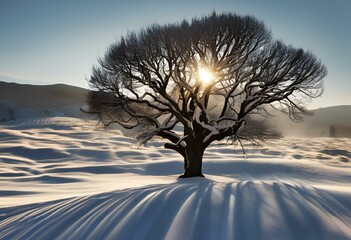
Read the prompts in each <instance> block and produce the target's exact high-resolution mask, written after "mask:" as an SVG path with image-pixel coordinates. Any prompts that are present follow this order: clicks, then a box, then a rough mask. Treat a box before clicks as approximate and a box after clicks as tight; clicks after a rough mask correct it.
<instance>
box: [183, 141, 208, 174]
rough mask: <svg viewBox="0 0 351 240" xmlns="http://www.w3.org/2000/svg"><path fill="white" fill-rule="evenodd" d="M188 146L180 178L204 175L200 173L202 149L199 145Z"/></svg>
mask: <svg viewBox="0 0 351 240" xmlns="http://www.w3.org/2000/svg"><path fill="white" fill-rule="evenodd" d="M196 145H197V144H194V145H193V146H189V147H187V148H186V150H185V151H186V154H185V157H184V170H185V172H184V174H183V175H181V176H179V177H180V178H187V177H204V175H203V174H202V157H203V154H204V149H202V147H200V146H196Z"/></svg>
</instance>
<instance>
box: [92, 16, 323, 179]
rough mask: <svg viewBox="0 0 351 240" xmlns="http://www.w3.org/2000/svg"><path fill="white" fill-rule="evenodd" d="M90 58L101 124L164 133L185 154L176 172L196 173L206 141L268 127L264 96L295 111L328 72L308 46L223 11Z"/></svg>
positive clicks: (149, 32) (264, 132) (264, 133)
mask: <svg viewBox="0 0 351 240" xmlns="http://www.w3.org/2000/svg"><path fill="white" fill-rule="evenodd" d="M99 65H100V66H97V67H93V70H92V75H91V77H90V79H89V83H90V86H91V87H92V88H93V89H94V90H95V91H92V92H91V94H90V98H89V104H90V111H91V112H92V113H95V114H97V115H98V116H99V117H100V119H101V120H102V122H103V123H104V124H105V125H106V126H107V125H110V124H112V123H118V124H119V125H121V126H122V127H124V128H126V129H137V132H139V134H138V136H137V137H138V138H139V140H140V141H142V142H147V141H148V140H150V139H151V138H153V137H161V138H164V139H166V140H168V141H167V143H166V144H165V145H164V146H165V148H168V149H173V150H175V151H177V152H178V153H179V154H181V155H182V156H183V157H184V169H185V172H184V174H183V175H182V176H183V177H193V176H203V175H202V157H203V153H204V151H205V149H206V148H207V147H208V146H209V145H210V144H211V143H212V142H214V141H220V140H223V139H232V140H234V141H240V140H242V139H249V140H263V139H265V138H266V137H271V136H275V135H274V134H271V132H270V131H268V128H267V126H266V125H265V124H261V123H260V122H259V124H257V123H258V120H257V118H255V116H256V115H260V114H261V115H262V114H263V115H264V114H265V111H266V108H265V107H266V106H271V107H274V108H275V109H278V110H280V111H283V112H285V113H287V114H289V116H290V117H291V118H292V119H295V120H300V119H302V117H303V115H304V114H306V113H308V111H307V110H306V109H305V108H304V107H303V103H304V99H306V98H315V97H318V96H320V95H321V94H322V91H323V81H322V80H323V78H324V77H325V76H326V72H327V71H326V68H325V67H324V66H323V65H322V64H321V62H320V61H319V60H318V59H316V57H315V56H314V55H313V54H312V53H310V52H306V51H304V50H302V49H297V48H294V47H292V46H287V45H285V44H284V43H283V42H281V41H276V40H273V39H272V36H271V32H270V31H269V30H268V29H267V28H266V27H265V25H264V23H263V22H260V21H258V20H256V19H255V18H254V17H251V16H238V15H235V14H231V13H229V14H216V13H212V14H211V15H209V16H205V17H201V18H195V19H193V20H192V21H191V22H188V21H185V20H184V21H183V22H181V23H176V24H168V25H164V26H160V25H152V26H149V27H147V28H145V29H142V30H140V31H138V32H132V33H129V34H128V35H127V36H126V37H122V38H121V39H120V40H119V41H118V42H116V43H114V44H112V45H111V46H110V47H109V48H108V50H107V52H106V54H105V56H104V57H103V58H101V59H99ZM178 125H182V126H183V130H182V131H181V132H179V131H175V127H176V126H178Z"/></svg>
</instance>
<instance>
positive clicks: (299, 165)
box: [0, 117, 351, 240]
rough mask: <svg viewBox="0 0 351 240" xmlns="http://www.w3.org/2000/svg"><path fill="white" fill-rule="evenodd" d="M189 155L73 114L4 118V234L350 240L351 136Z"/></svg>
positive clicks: (0, 141)
mask: <svg viewBox="0 0 351 240" xmlns="http://www.w3.org/2000/svg"><path fill="white" fill-rule="evenodd" d="M182 167H183V162H182V159H181V157H180V155H178V154H176V153H175V152H173V151H171V150H167V149H164V148H163V144H162V143H161V142H152V143H150V144H148V145H147V146H146V147H141V146H137V145H136V144H135V141H134V140H133V139H131V138H128V137H125V136H122V135H121V134H119V133H118V132H117V131H114V132H112V131H111V132H106V131H103V130H101V129H99V128H98V126H97V124H96V122H94V121H91V120H82V119H77V118H69V117H52V118H43V119H36V120H26V121H25V120H23V121H22V122H10V123H9V124H8V125H0V239H55V238H57V239H238V240H242V239H351V139H346V138H337V139H332V138H310V139H307V138H284V139H281V140H277V141H273V142H271V143H269V144H266V145H264V146H262V147H255V146H246V155H244V154H243V153H242V151H241V149H240V148H239V147H238V146H236V147H235V148H234V147H233V146H226V145H222V144H213V145H211V146H210V147H209V148H208V149H207V151H206V154H205V157H204V166H203V172H204V174H205V176H206V178H193V179H177V176H179V175H180V174H181V173H182V171H183V169H182Z"/></svg>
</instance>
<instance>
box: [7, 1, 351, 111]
mask: <svg viewBox="0 0 351 240" xmlns="http://www.w3.org/2000/svg"><path fill="white" fill-rule="evenodd" d="M214 10H215V11H216V12H217V13H221V12H232V13H236V14H239V15H252V16H255V17H256V18H257V19H259V20H262V21H263V22H264V23H265V24H266V26H267V27H268V28H269V29H271V31H272V33H273V36H274V38H276V39H280V40H282V41H284V42H285V43H286V44H291V45H293V46H294V47H299V48H303V49H305V50H309V51H311V52H313V53H314V54H315V55H316V56H317V57H318V58H319V59H321V60H322V62H323V64H324V65H325V66H326V67H327V68H328V76H327V77H326V78H325V92H324V94H323V96H322V97H320V98H318V99H314V100H313V102H310V103H308V104H307V106H308V107H310V108H320V107H327V106H335V105H351V96H350V95H351V78H350V76H349V69H350V68H351V44H350V40H351V14H350V12H351V1H350V0H216V1H214V0H201V1H200V0H198V1H195V0H179V1H177V0H149V1H141V0H140V1H137V0H124V1H121V0H114V1H113V0H95V1H92V0H0V81H7V82H17V83H25V84H55V83H64V84H69V85H74V86H79V87H84V88H88V84H87V80H86V79H87V78H89V76H90V73H91V68H92V66H93V65H95V64H97V58H98V57H102V56H103V55H104V53H105V51H106V49H107V47H108V46H109V45H110V44H112V43H113V42H115V41H117V40H119V39H120V37H121V36H124V35H126V34H127V33H128V32H130V31H138V30H139V29H141V28H143V27H146V26H148V25H150V24H154V23H158V24H166V23H174V22H179V21H182V20H183V19H188V20H191V19H192V18H193V17H200V16H203V15H207V14H210V13H211V12H213V11H214Z"/></svg>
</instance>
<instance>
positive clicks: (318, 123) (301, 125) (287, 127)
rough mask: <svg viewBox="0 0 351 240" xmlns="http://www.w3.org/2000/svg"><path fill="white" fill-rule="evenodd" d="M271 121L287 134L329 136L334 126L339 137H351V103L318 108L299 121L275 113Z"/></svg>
mask: <svg viewBox="0 0 351 240" xmlns="http://www.w3.org/2000/svg"><path fill="white" fill-rule="evenodd" d="M270 121H271V122H272V125H276V126H277V127H278V129H279V130H280V131H281V132H282V133H283V134H284V135H285V136H303V137H329V135H330V130H331V128H332V127H333V126H334V128H335V129H336V135H337V137H351V105H343V106H333V107H326V108H319V109H316V110H314V114H313V115H312V116H308V117H306V119H305V120H304V121H302V122H298V123H296V122H293V121H291V120H290V119H289V118H288V117H287V116H285V115H283V114H282V113H275V114H274V116H273V117H272V118H271V119H270Z"/></svg>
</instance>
